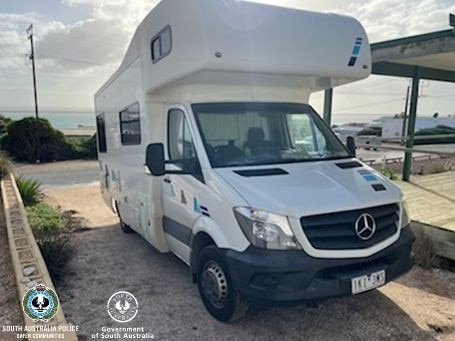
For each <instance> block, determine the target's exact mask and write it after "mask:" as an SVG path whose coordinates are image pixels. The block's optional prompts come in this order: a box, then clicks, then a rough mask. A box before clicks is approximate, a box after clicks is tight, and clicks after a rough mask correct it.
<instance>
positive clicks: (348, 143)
mask: <svg viewBox="0 0 455 341" xmlns="http://www.w3.org/2000/svg"><path fill="white" fill-rule="evenodd" d="M346 147H347V148H348V151H349V154H350V155H351V156H352V157H355V156H356V146H355V140H354V138H353V137H352V136H348V137H347V139H346Z"/></svg>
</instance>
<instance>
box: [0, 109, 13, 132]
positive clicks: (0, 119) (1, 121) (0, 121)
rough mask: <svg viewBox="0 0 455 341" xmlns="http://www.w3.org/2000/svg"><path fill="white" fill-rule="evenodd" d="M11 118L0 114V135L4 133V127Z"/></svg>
mask: <svg viewBox="0 0 455 341" xmlns="http://www.w3.org/2000/svg"><path fill="white" fill-rule="evenodd" d="M12 121H13V120H12V119H10V118H9V117H5V116H3V115H1V114H0V135H3V134H5V133H6V128H7V127H8V125H9V124H10V123H11V122H12Z"/></svg>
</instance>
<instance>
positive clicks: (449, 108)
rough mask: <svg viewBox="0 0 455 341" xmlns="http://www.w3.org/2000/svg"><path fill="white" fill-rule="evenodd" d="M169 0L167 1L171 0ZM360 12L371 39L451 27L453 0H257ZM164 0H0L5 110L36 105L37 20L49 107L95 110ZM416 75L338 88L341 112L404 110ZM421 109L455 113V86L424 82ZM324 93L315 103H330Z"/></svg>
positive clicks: (42, 90)
mask: <svg viewBox="0 0 455 341" xmlns="http://www.w3.org/2000/svg"><path fill="white" fill-rule="evenodd" d="M164 1H165V0H164ZM257 1H260V2H268V3H278V4H283V5H286V6H293V7H300V8H305V9H309V10H316V11H323V12H337V13H342V14H347V15H351V16H354V17H356V18H357V19H359V20H360V22H361V23H362V24H363V25H364V27H365V28H366V30H367V33H368V35H369V38H370V41H371V42H377V41H382V40H388V39H393V38H398V37H402V36H407V35H414V34H419V33H426V32H431V31H435V30H443V29H447V28H449V19H448V17H449V13H455V2H454V1H453V0H365V1H353V0H257ZM157 2H158V1H157V0H39V1H36V0H0V111H1V110H11V109H23V108H29V109H31V108H32V107H33V92H32V80H31V66H30V62H29V61H28V60H27V58H26V54H27V53H29V47H30V44H29V42H28V40H27V37H26V33H25V30H26V28H27V26H28V25H29V24H30V23H33V25H34V27H35V36H36V57H37V61H36V63H37V77H38V86H39V88H38V90H39V102H40V106H41V107H42V108H43V109H49V108H53V109H67V110H74V109H81V110H92V108H93V94H94V93H95V91H96V90H97V89H98V88H99V87H100V86H101V85H102V84H103V83H104V82H105V81H106V80H107V78H108V77H109V76H110V74H111V73H112V72H114V71H115V69H116V67H117V66H118V65H119V63H120V61H121V59H122V57H123V55H124V53H125V50H126V47H127V44H128V42H129V40H130V38H131V36H132V34H133V33H134V30H135V28H136V27H137V25H138V24H139V23H140V21H141V20H142V19H143V17H144V16H145V15H146V14H147V13H148V12H149V11H150V10H151V9H152V8H153V7H154V6H155V5H156V3H157ZM407 85H408V80H405V79H398V78H390V77H377V76H372V77H370V78H369V79H368V80H365V81H361V82H357V83H354V84H352V85H348V86H344V87H341V88H339V89H336V90H335V98H334V112H335V113H366V114H370V115H375V114H376V115H377V114H382V113H384V114H389V113H396V112H400V111H402V110H403V107H404V97H405V92H406V87H407ZM421 90H422V91H423V97H422V98H421V101H420V103H419V114H423V115H430V114H433V113H434V112H439V113H440V114H442V115H446V114H455V85H452V84H448V83H439V82H423V85H422V89H421ZM321 99H322V96H321V94H315V95H314V96H313V97H312V104H313V105H314V106H315V108H316V109H317V110H319V111H321V110H322V101H321Z"/></svg>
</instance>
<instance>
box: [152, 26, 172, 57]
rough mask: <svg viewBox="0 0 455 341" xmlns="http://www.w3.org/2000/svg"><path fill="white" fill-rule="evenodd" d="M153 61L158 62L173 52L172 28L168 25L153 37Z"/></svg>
mask: <svg viewBox="0 0 455 341" xmlns="http://www.w3.org/2000/svg"><path fill="white" fill-rule="evenodd" d="M151 48H152V62H153V63H154V64H155V63H158V62H159V61H160V60H161V59H163V58H164V57H166V56H167V55H169V54H170V53H171V50H172V30H171V27H170V26H166V27H165V28H164V29H163V30H161V32H160V33H158V34H157V35H156V36H155V37H153V39H152V46H151Z"/></svg>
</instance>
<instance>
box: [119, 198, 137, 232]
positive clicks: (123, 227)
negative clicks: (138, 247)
mask: <svg viewBox="0 0 455 341" xmlns="http://www.w3.org/2000/svg"><path fill="white" fill-rule="evenodd" d="M115 209H116V211H117V216H118V219H119V221H120V228H121V229H122V231H123V232H124V233H134V230H133V229H132V228H131V227H130V226H129V225H127V224H125V222H124V221H123V220H122V217H121V216H120V211H119V209H118V204H117V202H115Z"/></svg>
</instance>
